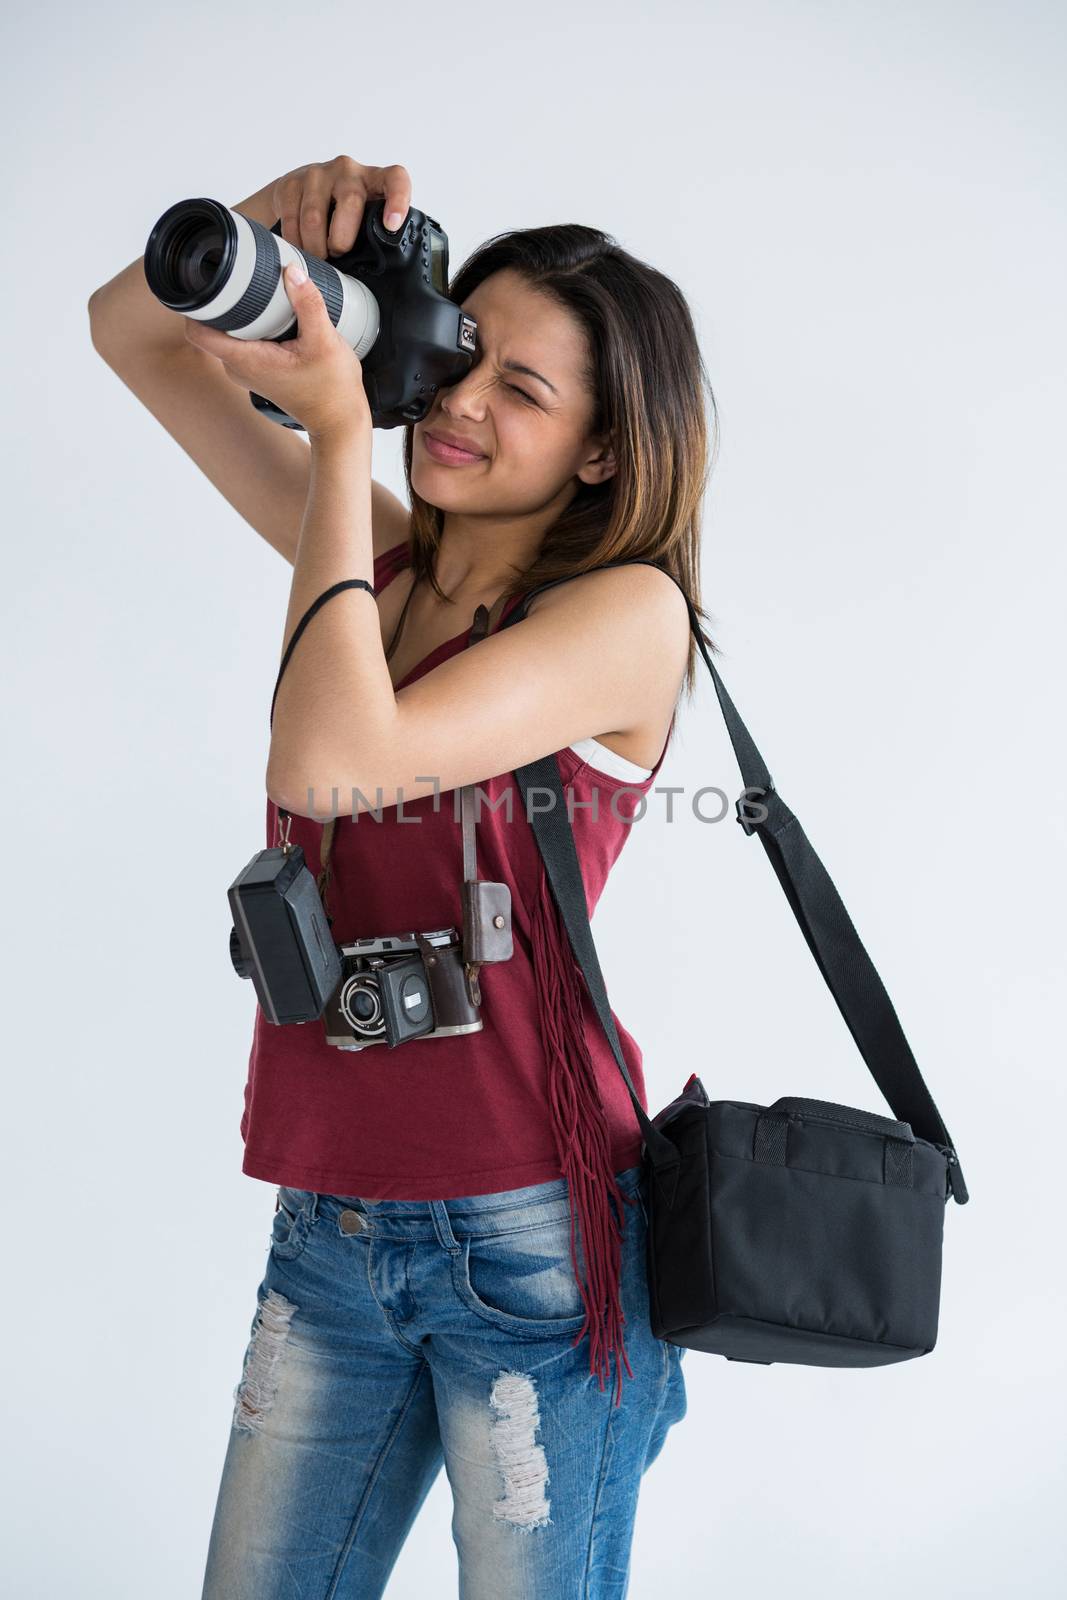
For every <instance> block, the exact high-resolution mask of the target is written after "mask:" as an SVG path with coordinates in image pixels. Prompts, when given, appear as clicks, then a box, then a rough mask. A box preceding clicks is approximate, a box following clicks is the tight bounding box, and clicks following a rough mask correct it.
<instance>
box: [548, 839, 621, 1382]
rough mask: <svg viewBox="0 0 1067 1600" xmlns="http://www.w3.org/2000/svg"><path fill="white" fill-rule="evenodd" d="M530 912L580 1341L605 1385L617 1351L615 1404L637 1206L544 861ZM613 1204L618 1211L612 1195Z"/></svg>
mask: <svg viewBox="0 0 1067 1600" xmlns="http://www.w3.org/2000/svg"><path fill="white" fill-rule="evenodd" d="M540 868H541V875H540V884H539V889H538V896H537V903H536V905H535V907H534V915H533V918H532V930H533V941H532V942H533V965H534V974H535V977H536V980H537V986H538V991H539V994H540V997H541V1004H540V1005H539V1007H538V1014H539V1017H540V1024H541V1038H542V1041H543V1043H544V1050H545V1056H546V1059H547V1062H548V1100H549V1110H550V1112H551V1117H552V1131H553V1134H554V1136H555V1141H556V1150H557V1153H558V1155H559V1162H560V1168H561V1171H562V1173H563V1176H564V1177H565V1178H566V1180H567V1188H568V1196H569V1200H570V1213H571V1261H572V1263H573V1267H574V1276H575V1280H576V1282H577V1284H578V1287H579V1290H580V1291H581V1296H582V1304H583V1305H584V1306H585V1322H584V1324H583V1326H582V1328H581V1331H580V1332H579V1333H578V1334H577V1335H576V1337H575V1340H574V1343H575V1344H578V1343H579V1342H580V1341H581V1339H582V1338H584V1336H585V1334H586V1332H587V1331H588V1333H589V1346H590V1348H589V1370H590V1372H592V1373H593V1374H594V1375H595V1376H596V1377H597V1379H598V1381H599V1384H600V1388H601V1390H603V1388H604V1380H605V1378H607V1377H610V1375H611V1363H610V1357H611V1355H612V1353H614V1355H615V1375H616V1389H615V1404H616V1405H619V1404H620V1403H621V1400H622V1365H623V1364H624V1365H625V1368H626V1373H627V1376H628V1377H631V1378H632V1377H633V1370H632V1368H631V1366H630V1361H629V1358H628V1356H627V1354H626V1346H625V1342H624V1338H623V1331H622V1330H623V1324H624V1323H625V1321H626V1318H625V1317H624V1316H623V1311H622V1303H621V1300H620V1287H619V1280H620V1277H621V1272H622V1227H623V1218H624V1208H625V1206H627V1205H632V1204H634V1202H633V1201H632V1200H630V1199H629V1198H628V1197H627V1196H626V1195H625V1194H624V1193H623V1192H622V1190H621V1189H620V1188H619V1185H618V1183H617V1182H616V1180H615V1173H614V1168H613V1163H612V1156H611V1142H610V1138H609V1135H608V1127H607V1119H606V1117H605V1115H604V1105H603V1102H602V1100H601V1098H600V1094H599V1092H598V1090H597V1086H596V1079H595V1076H594V1069H593V1063H592V1059H591V1057H590V1055H589V1047H588V1043H587V1041H586V1037H585V1028H584V1026H583V1021H582V994H583V992H584V990H585V987H586V985H585V979H584V978H583V976H582V971H581V968H580V967H579V965H578V963H577V961H576V960H575V957H574V951H573V949H572V948H571V943H570V940H569V939H568V937H567V930H566V928H565V927H564V926H563V923H562V920H561V918H560V914H559V907H558V906H557V905H556V901H555V897H554V896H553V894H552V889H551V886H550V884H549V881H548V874H547V873H546V871H545V865H544V862H543V861H542V862H541V863H540ZM612 1201H614V1203H615V1211H614V1213H613V1211H612V1206H611V1202H612ZM579 1228H580V1232H581V1243H582V1249H583V1253H584V1255H585V1265H586V1277H585V1281H584V1282H583V1279H582V1276H581V1271H580V1267H579V1259H578V1239H577V1234H578V1230H579Z"/></svg>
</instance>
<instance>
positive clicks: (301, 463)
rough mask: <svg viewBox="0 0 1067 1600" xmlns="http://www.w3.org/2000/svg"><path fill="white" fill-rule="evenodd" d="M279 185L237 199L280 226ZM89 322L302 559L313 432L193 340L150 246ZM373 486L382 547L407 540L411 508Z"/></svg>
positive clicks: (104, 290) (145, 400)
mask: <svg viewBox="0 0 1067 1600" xmlns="http://www.w3.org/2000/svg"><path fill="white" fill-rule="evenodd" d="M275 189H276V184H274V183H271V184H267V185H266V186H265V187H264V188H262V189H260V190H258V191H257V192H256V193H255V194H253V195H249V197H248V199H247V200H241V201H239V202H238V203H237V204H236V205H235V206H234V207H233V209H234V210H235V211H240V212H241V213H242V214H243V215H244V216H246V217H250V218H251V219H252V220H253V221H256V222H261V223H262V224H263V225H264V226H265V227H271V226H272V225H273V224H274V222H275V221H276V219H277V215H278V213H277V211H276V210H275V202H274V200H273V198H272V196H273V194H274V191H275ZM319 253H324V251H320V252H319ZM89 325H90V330H91V336H92V342H93V347H94V349H95V350H96V351H97V353H98V354H99V355H100V356H101V357H102V359H103V360H104V361H105V362H106V363H107V365H108V366H109V367H111V369H112V370H113V371H114V372H115V373H116V375H117V376H118V377H119V378H121V379H122V382H123V383H124V384H125V385H126V387H127V388H128V389H129V390H131V392H132V393H133V394H135V395H136V396H137V398H138V399H139V400H140V401H141V402H142V404H143V405H144V406H146V407H147V409H148V410H149V411H150V412H151V413H152V415H153V416H154V417H155V418H156V419H157V421H159V422H161V423H162V424H163V426H164V428H166V430H167V432H168V433H169V434H171V436H172V437H173V438H174V439H176V440H177V442H178V443H179V444H180V445H181V447H182V449H183V450H184V451H185V452H186V454H187V455H188V456H189V457H190V458H191V459H192V460H193V461H195V462H196V464H197V466H198V467H200V469H201V471H202V472H203V473H204V474H205V476H206V477H207V478H208V479H210V481H211V482H212V483H213V484H214V485H215V487H216V488H217V489H218V490H219V491H220V492H221V494H222V495H223V496H224V497H225V499H226V500H228V501H229V503H230V505H232V506H233V508H234V510H235V511H237V512H239V513H240V515H241V516H242V517H243V518H244V519H245V521H246V522H248V523H249V524H250V525H251V526H252V527H253V528H254V529H255V530H256V532H257V533H259V534H261V535H262V536H263V538H264V539H265V540H266V541H267V543H268V544H269V545H271V546H272V547H273V548H274V549H275V550H277V551H278V553H279V555H282V556H284V557H285V559H286V560H287V561H289V562H293V561H295V559H296V547H297V540H298V538H299V535H300V520H301V517H302V516H303V512H304V505H305V502H306V500H307V494H308V483H309V476H310V459H309V457H310V452H309V449H308V444H307V440H306V439H304V438H303V437H302V436H300V435H299V434H297V433H295V432H294V431H292V430H291V429H288V428H282V427H279V426H278V424H277V423H274V422H270V421H268V419H267V418H266V417H264V416H262V415H261V414H260V413H259V412H258V411H257V410H256V409H255V407H254V406H253V405H252V402H251V401H250V400H249V398H248V393H247V391H246V390H242V389H241V388H239V387H238V386H237V385H236V384H234V383H233V382H232V381H231V380H230V378H228V377H227V375H226V373H225V372H224V371H223V369H222V365H221V363H220V362H219V361H218V360H216V358H215V357H214V356H209V355H207V354H206V353H205V352H204V351H202V350H198V349H196V348H195V347H194V346H193V345H191V344H190V343H189V342H188V340H187V339H186V337H185V319H184V318H183V317H181V316H180V315H178V313H176V312H174V311H168V310H167V308H166V307H165V306H163V305H161V304H160V302H159V301H158V300H157V299H156V297H155V295H154V294H153V293H152V292H151V290H150V289H149V287H148V284H147V283H146V282H145V275H144V257H143V256H138V258H137V260H136V261H131V263H130V265H129V266H128V267H124V268H123V270H122V271H121V272H119V273H117V274H116V275H115V277H114V278H111V279H110V280H109V281H108V282H107V283H105V284H103V285H101V287H100V288H99V289H97V290H96V291H95V292H94V293H93V294H92V295H91V296H90V297H89ZM371 492H372V509H373V523H374V553H375V554H376V555H377V554H380V553H381V551H383V550H387V549H390V548H392V546H393V545H396V544H399V543H400V542H401V540H402V539H403V538H404V537H405V535H406V533H407V529H408V520H409V518H408V511H407V508H406V507H405V506H404V505H403V504H402V502H401V501H400V500H398V499H397V497H396V496H395V495H394V494H392V493H391V491H390V490H389V489H387V488H385V486H384V485H383V484H379V483H373V484H372V490H371Z"/></svg>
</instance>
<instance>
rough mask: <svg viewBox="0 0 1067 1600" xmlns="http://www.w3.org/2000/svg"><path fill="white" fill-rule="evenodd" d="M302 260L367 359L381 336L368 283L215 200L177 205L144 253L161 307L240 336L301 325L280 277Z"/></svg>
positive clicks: (274, 333)
mask: <svg viewBox="0 0 1067 1600" xmlns="http://www.w3.org/2000/svg"><path fill="white" fill-rule="evenodd" d="M291 261H300V262H303V264H304V267H305V269H306V271H307V275H308V277H309V278H310V279H311V281H312V283H313V284H314V285H315V287H316V288H317V289H318V290H319V293H320V294H321V295H322V298H323V299H324V300H325V302H326V309H327V310H328V312H329V313H330V321H331V322H332V323H333V325H334V327H335V328H336V329H337V331H338V333H339V334H340V335H341V337H342V338H343V339H344V340H345V342H346V343H347V344H349V345H351V347H352V349H353V350H354V351H355V352H356V355H357V356H358V357H359V358H360V360H362V359H363V357H364V356H365V355H366V354H367V352H368V350H370V349H371V347H372V346H373V344H374V341H375V339H377V337H378V330H379V327H380V315H379V310H378V302H377V300H376V299H375V298H374V295H373V294H372V293H371V291H370V290H369V289H368V288H367V286H366V285H365V284H363V283H361V282H360V281H359V279H358V278H353V277H351V276H350V275H349V274H348V273H346V272H338V270H337V268H336V267H331V266H330V264H329V262H327V261H320V260H319V258H318V256H311V255H305V254H304V253H303V252H302V251H300V250H298V249H297V248H296V246H295V245H291V244H290V243H289V241H288V240H287V239H283V238H282V237H281V235H280V234H277V233H272V232H271V231H270V229H269V228H265V227H263V225H262V224H261V223H259V222H252V221H250V220H249V218H248V217H244V216H242V215H241V213H240V212H239V211H231V210H230V208H229V206H224V205H222V204H220V202H219V201H217V200H179V201H178V203H177V205H173V206H171V207H170V209H169V210H168V211H164V213H163V215H162V216H161V217H160V219H159V221H158V222H157V223H156V225H155V227H154V228H153V229H152V232H151V233H150V234H149V235H148V244H147V245H146V247H145V253H144V274H145V278H146V280H147V283H148V287H149V288H150V289H151V291H152V293H153V294H154V295H155V297H156V299H157V300H159V301H160V302H161V303H162V304H163V305H165V306H167V307H168V308H169V309H170V310H171V311H177V312H180V313H181V315H182V316H186V317H193V318H195V319H196V321H197V322H202V323H204V324H205V326H207V327H209V328H219V329H221V331H222V332H223V333H230V334H233V336H234V337H235V338H237V339H277V338H279V337H280V336H281V335H282V334H284V333H286V332H287V331H288V330H289V329H290V328H291V327H293V325H294V323H295V322H296V313H295V311H294V310H293V308H292V306H291V305H290V304H289V296H288V295H287V294H286V292H285V283H284V280H283V278H282V273H283V271H284V269H285V268H286V267H287V266H288V264H289V263H290V262H291Z"/></svg>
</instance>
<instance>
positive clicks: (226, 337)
mask: <svg viewBox="0 0 1067 1600" xmlns="http://www.w3.org/2000/svg"><path fill="white" fill-rule="evenodd" d="M182 321H183V322H184V323H185V337H186V339H187V340H188V341H189V343H190V344H195V345H196V347H197V349H198V350H206V351H207V353H208V355H209V356H218V357H219V359H220V360H221V361H225V360H226V359H227V357H228V356H229V354H230V350H231V348H232V346H233V345H235V344H239V343H240V340H238V339H234V338H233V337H232V336H231V335H230V334H228V333H223V331H222V329H221V328H207V327H205V326H204V324H203V323H202V322H197V320H196V318H195V317H183V318H182Z"/></svg>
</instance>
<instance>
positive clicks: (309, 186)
mask: <svg viewBox="0 0 1067 1600" xmlns="http://www.w3.org/2000/svg"><path fill="white" fill-rule="evenodd" d="M270 194H271V203H272V205H273V207H274V214H275V216H276V217H280V218H281V224H282V238H283V239H287V240H288V241H289V243H290V244H292V245H295V246H296V248H297V249H298V250H305V251H307V253H308V254H309V255H313V256H318V257H319V259H320V260H322V261H325V260H326V258H327V256H328V255H342V254H343V253H344V252H345V251H346V250H351V248H352V246H353V245H354V244H355V242H356V234H357V233H358V232H359V225H360V223H361V222H362V220H363V208H364V206H365V204H366V202H367V201H368V200H369V199H377V198H379V197H380V198H382V199H384V201H385V215H384V219H383V220H384V222H385V226H386V227H387V228H388V229H389V231H390V233H395V232H396V230H397V229H398V228H399V227H400V226H401V225H402V224H403V222H404V219H405V217H406V216H407V214H408V208H409V207H410V205H411V174H410V173H409V172H408V170H407V168H406V167H401V166H392V167H365V166H364V165H363V164H362V162H359V161H354V160H353V159H352V157H351V156H335V157H334V159H333V160H332V161H312V162H309V163H308V165H307V166H305V167H295V168H294V169H293V171H292V172H287V173H286V174H285V175H284V177H281V178H279V179H278V181H277V183H275V184H274V186H273V188H272V189H271V191H270ZM331 200H332V201H334V202H335V204H334V211H333V216H332V217H329V210H330V202H331ZM328 217H329V223H328V228H329V232H328V234H327V218H328Z"/></svg>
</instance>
